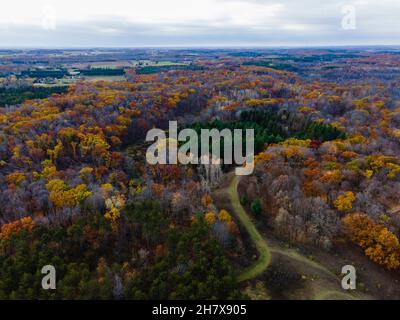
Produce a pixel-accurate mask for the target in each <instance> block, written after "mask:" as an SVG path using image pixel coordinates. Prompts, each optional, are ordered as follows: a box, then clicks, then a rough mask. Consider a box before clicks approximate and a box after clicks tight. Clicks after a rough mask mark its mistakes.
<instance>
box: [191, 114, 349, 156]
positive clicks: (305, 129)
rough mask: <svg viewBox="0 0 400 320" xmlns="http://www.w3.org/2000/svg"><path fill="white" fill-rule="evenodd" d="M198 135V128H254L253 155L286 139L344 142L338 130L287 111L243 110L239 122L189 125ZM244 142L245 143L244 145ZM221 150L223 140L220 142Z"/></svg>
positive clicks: (218, 121) (199, 129) (341, 133)
mask: <svg viewBox="0 0 400 320" xmlns="http://www.w3.org/2000/svg"><path fill="white" fill-rule="evenodd" d="M189 127H190V128H192V129H195V130H196V132H198V133H200V132H201V129H214V128H215V129H218V130H223V129H230V130H233V129H242V130H245V129H254V139H255V141H254V148H255V151H256V152H260V151H262V150H263V149H264V146H265V145H266V144H271V143H280V142H283V141H285V140H286V139H288V138H297V139H311V140H316V141H317V142H324V141H330V140H334V139H344V138H345V137H346V135H345V133H344V132H342V131H340V130H338V129H337V128H335V127H333V126H331V125H329V124H324V123H320V122H315V121H312V120H311V119H310V118H308V117H307V116H304V115H301V114H298V113H294V112H289V111H285V110H283V111H258V110H254V111H243V112H242V113H241V114H240V116H239V121H235V122H225V121H221V120H214V121H212V122H210V123H195V124H193V125H191V126H189ZM243 143H245V141H244V142H243ZM221 147H222V148H223V140H222V141H221Z"/></svg>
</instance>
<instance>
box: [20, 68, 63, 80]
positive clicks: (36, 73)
mask: <svg viewBox="0 0 400 320" xmlns="http://www.w3.org/2000/svg"><path fill="white" fill-rule="evenodd" d="M67 75H68V70H66V69H60V70H25V71H22V72H21V76H23V77H29V78H57V79H61V78H63V77H64V76H67Z"/></svg>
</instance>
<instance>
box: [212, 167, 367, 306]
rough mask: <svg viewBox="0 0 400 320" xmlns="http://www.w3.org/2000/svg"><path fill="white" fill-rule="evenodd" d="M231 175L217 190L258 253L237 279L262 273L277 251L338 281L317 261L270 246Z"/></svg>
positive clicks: (330, 295) (320, 296) (323, 294)
mask: <svg viewBox="0 0 400 320" xmlns="http://www.w3.org/2000/svg"><path fill="white" fill-rule="evenodd" d="M229 175H232V178H231V181H230V183H229V185H228V186H227V187H226V188H224V189H220V190H218V192H220V193H223V194H225V195H227V196H228V198H229V201H230V205H231V207H232V210H233V213H234V214H235V216H236V217H237V219H238V220H239V221H240V223H241V224H242V225H243V227H244V228H245V229H246V231H247V232H248V233H249V235H250V237H251V239H252V241H253V242H254V244H255V246H256V248H257V251H258V253H259V258H258V260H257V261H256V262H255V263H254V264H253V265H251V266H250V267H248V268H247V269H245V270H244V271H243V272H242V273H241V274H240V275H239V276H238V281H239V282H243V281H246V280H251V279H253V278H256V277H257V276H258V275H260V274H262V273H263V272H264V271H265V270H266V269H267V268H268V266H269V265H270V263H271V254H274V253H278V254H281V255H284V256H286V257H288V258H290V259H293V260H296V261H298V262H300V263H303V264H305V265H307V266H308V267H310V268H313V269H317V270H319V271H321V272H323V273H325V274H326V275H327V276H328V277H330V278H332V279H333V280H335V281H338V280H339V279H338V277H337V275H335V274H334V273H333V272H332V271H330V270H329V269H327V268H326V267H324V266H323V265H321V264H319V263H318V262H315V261H312V260H310V259H308V258H307V257H305V256H303V255H302V254H300V253H298V252H297V251H295V250H293V249H283V248H280V247H271V246H269V245H268V243H267V241H266V240H265V238H264V237H263V236H262V235H261V234H260V232H259V231H258V230H257V228H256V226H255V225H254V223H253V221H252V219H251V217H250V216H249V215H248V214H247V213H246V211H245V210H244V208H243V207H242V205H241V203H240V200H239V196H238V192H237V188H238V185H239V182H240V177H239V176H236V175H233V174H232V173H230V174H228V176H229ZM368 298H370V297H368V296H366V295H364V294H362V293H357V292H352V293H347V292H341V291H338V290H330V289H328V288H327V289H324V290H320V291H319V292H317V293H316V295H315V296H314V299H316V300H326V299H347V300H354V299H368Z"/></svg>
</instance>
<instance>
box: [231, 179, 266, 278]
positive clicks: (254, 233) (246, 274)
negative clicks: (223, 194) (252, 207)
mask: <svg viewBox="0 0 400 320" xmlns="http://www.w3.org/2000/svg"><path fill="white" fill-rule="evenodd" d="M239 181H240V180H239V177H238V176H234V178H233V179H232V182H231V183H230V185H229V187H228V189H227V191H228V195H229V198H230V201H231V205H232V208H233V210H234V211H235V214H236V216H237V218H238V219H239V220H240V222H241V224H242V225H243V226H244V227H245V229H246V231H247V232H248V233H249V235H250V237H251V239H252V240H253V241H254V243H255V245H256V248H257V250H258V252H259V255H260V256H259V258H258V261H257V262H256V263H254V264H253V265H252V266H250V267H249V268H247V269H246V270H244V271H243V272H242V273H241V274H240V275H239V278H238V280H239V281H245V280H249V279H252V278H255V277H256V276H258V275H259V274H261V273H263V272H264V271H265V270H266V269H267V267H268V265H269V264H270V262H271V253H270V251H269V248H268V244H267V242H266V241H265V239H264V238H263V237H262V235H261V234H260V233H259V232H258V230H257V228H256V227H255V225H254V224H253V222H252V221H251V218H250V217H249V216H248V215H247V213H246V212H245V211H244V209H243V207H242V205H241V204H240V201H239V197H238V193H237V187H238V185H239Z"/></svg>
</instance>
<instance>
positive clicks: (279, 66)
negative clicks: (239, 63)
mask: <svg viewBox="0 0 400 320" xmlns="http://www.w3.org/2000/svg"><path fill="white" fill-rule="evenodd" d="M243 65H245V66H257V67H267V68H271V69H276V70H282V71H290V72H297V71H299V69H298V68H297V67H295V66H294V65H291V64H289V63H281V62H275V61H272V60H262V61H248V62H244V63H243Z"/></svg>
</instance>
